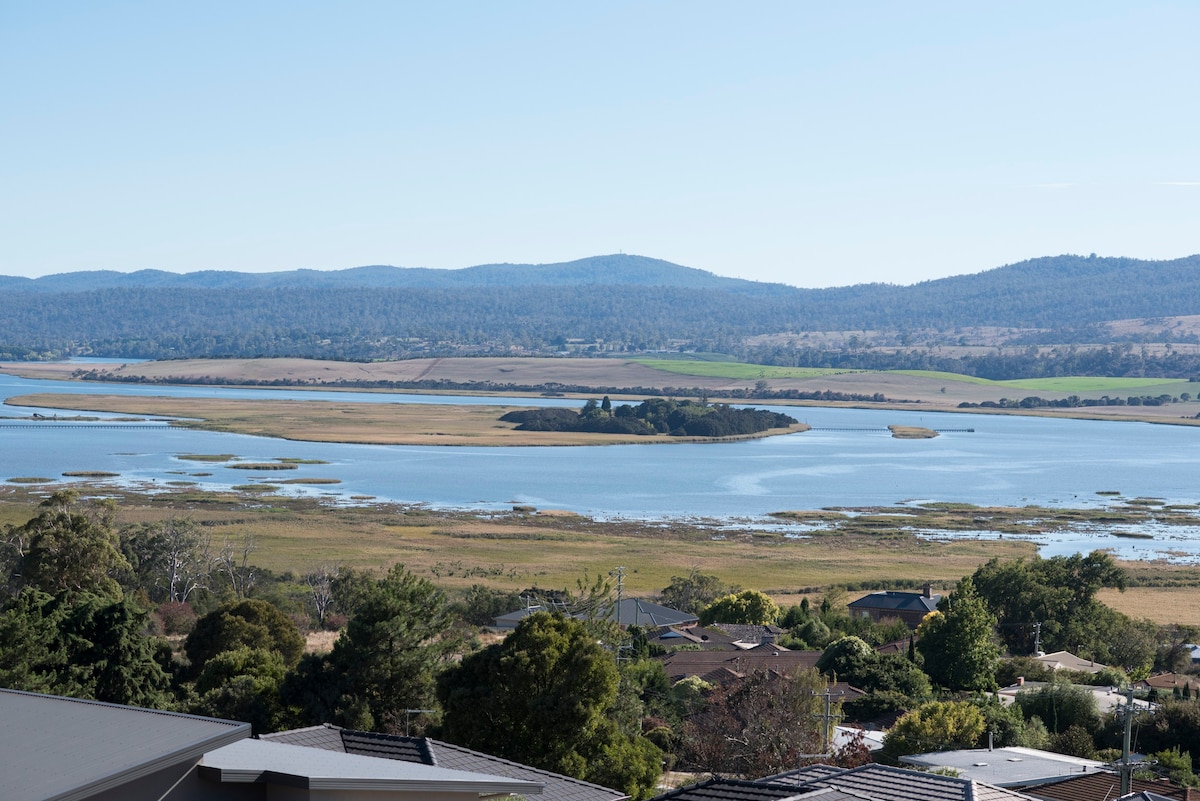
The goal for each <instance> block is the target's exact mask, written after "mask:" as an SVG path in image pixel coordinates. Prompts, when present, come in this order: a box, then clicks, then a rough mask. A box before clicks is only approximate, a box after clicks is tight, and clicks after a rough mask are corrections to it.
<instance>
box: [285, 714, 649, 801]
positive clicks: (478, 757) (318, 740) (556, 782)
mask: <svg viewBox="0 0 1200 801" xmlns="http://www.w3.org/2000/svg"><path fill="white" fill-rule="evenodd" d="M262 739H263V740H273V741H275V742H282V743H289V744H292V745H306V746H309V747H311V748H323V749H326V750H332V751H344V752H345V753H348V754H357V755H359V756H373V757H381V758H384V759H396V760H401V761H404V762H415V763H420V764H424V765H437V766H439V767H443V768H451V769H454V770H462V771H469V772H472V773H488V774H491V775H493V776H503V777H505V778H509V779H521V780H526V781H536V782H541V783H543V784H544V785H545V787H544V789H543V790H542V793H541V795H540V798H542V799H545V801H622V799H625V798H628V796H627V795H626V794H625V793H622V792H621V791H619V790H613V789H611V788H608V787H601V786H600V785H598V784H592V783H591V782H585V781H582V780H581V779H575V778H572V777H570V776H563V775H561V774H558V773H552V772H550V771H548V770H542V769H540V768H534V767H530V766H529V765H522V764H520V763H519V762H511V761H509V760H507V759H500V758H499V757H494V756H491V755H490V754H484V753H481V752H479V751H472V750H471V749H470V748H464V747H462V746H461V745H455V744H453V743H447V742H442V741H441V740H434V739H432V738H430V737H403V736H401V735H397V734H376V733H374V732H363V731H354V730H352V729H342V728H339V727H337V726H331V725H328V724H326V725H324V726H313V727H311V728H307V729H294V730H292V731H285V732H276V733H274V734H264V735H263V736H262Z"/></svg>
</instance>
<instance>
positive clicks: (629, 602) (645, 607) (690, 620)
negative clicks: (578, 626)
mask: <svg viewBox="0 0 1200 801" xmlns="http://www.w3.org/2000/svg"><path fill="white" fill-rule="evenodd" d="M548 611H554V610H553V609H550V608H547V607H544V606H540V605H532V606H527V607H525V608H524V609H518V610H517V611H515V612H509V613H508V614H507V615H500V616H499V617H497V618H495V625H496V628H498V629H515V628H516V627H517V624H519V623H520V622H521V621H522V620H524V619H525V618H527V617H529V616H530V615H532V614H534V613H535V612H548ZM595 616H596V617H599V618H601V619H608V620H611V621H613V622H614V623H617V624H618V625H620V626H622V627H624V626H646V627H649V628H652V629H662V628H667V627H669V626H694V625H696V624H697V623H699V622H700V618H698V617H696V616H695V615H693V614H691V613H689V612H680V611H678V610H676V609H671V608H670V607H668V606H661V605H659V604H655V603H651V602H650V601H643V600H642V599H640V598H622V599H621V600H620V601H619V602H617V603H613V604H610V605H608V606H606V607H604V608H602V609H599V610H597V611H596V612H595ZM572 617H576V618H586V617H589V613H582V612H580V613H576V614H574V615H572Z"/></svg>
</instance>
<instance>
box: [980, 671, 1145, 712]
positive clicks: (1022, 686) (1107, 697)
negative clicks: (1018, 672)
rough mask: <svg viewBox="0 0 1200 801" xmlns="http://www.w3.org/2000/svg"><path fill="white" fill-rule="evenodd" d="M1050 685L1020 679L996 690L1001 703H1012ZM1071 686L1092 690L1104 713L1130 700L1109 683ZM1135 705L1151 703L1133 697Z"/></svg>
mask: <svg viewBox="0 0 1200 801" xmlns="http://www.w3.org/2000/svg"><path fill="white" fill-rule="evenodd" d="M1048 685H1049V682H1045V681H1025V680H1024V679H1018V680H1017V683H1016V684H1010V685H1009V686H1008V687H1001V688H1000V689H999V690H997V691H996V695H997V696H998V697H999V699H1000V703H1002V704H1011V703H1013V702H1015V701H1016V700H1017V695H1018V694H1019V693H1022V692H1029V691H1032V690H1036V689H1038V688H1039V687H1046V686H1048ZM1070 686H1072V687H1075V688H1077V689H1082V690H1087V691H1088V692H1090V693H1091V694H1092V697H1093V698H1095V699H1096V708H1097V709H1098V710H1099V711H1100V714H1102V715H1106V714H1108V713H1109V712H1112V711H1113V710H1115V709H1116V708H1117V707H1118V706H1121V705H1123V704H1125V703H1126V701H1127V700H1128V699H1127V698H1126V696H1125V694H1124V693H1122V692H1121V691H1120V690H1119V689H1118V688H1116V687H1112V686H1110V685H1107V684H1102V685H1099V686H1096V685H1092V684H1072V685H1070ZM1133 705H1134V707H1135V708H1138V709H1148V708H1149V707H1150V704H1149V703H1148V702H1147V701H1145V700H1143V699H1141V698H1135V699H1133Z"/></svg>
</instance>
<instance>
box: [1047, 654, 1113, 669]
mask: <svg viewBox="0 0 1200 801" xmlns="http://www.w3.org/2000/svg"><path fill="white" fill-rule="evenodd" d="M1033 661H1035V662H1039V663H1041V664H1042V665H1044V666H1045V667H1047V668H1049V669H1050V670H1074V671H1076V672H1077V673H1099V672H1100V671H1102V670H1107V669H1108V666H1107V665H1102V664H1100V663H1099V662H1097V661H1095V660H1093V659H1084V658H1083V657H1082V656H1075V654H1073V653H1071V652H1070V651H1053V652H1052V653H1048V654H1042V655H1041V656H1035V657H1033Z"/></svg>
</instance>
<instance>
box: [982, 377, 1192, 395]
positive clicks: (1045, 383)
mask: <svg viewBox="0 0 1200 801" xmlns="http://www.w3.org/2000/svg"><path fill="white" fill-rule="evenodd" d="M995 383H997V384H1000V385H1002V386H1007V387H1016V388H1017V389H1040V390H1042V391H1044V392H1111V391H1118V392H1125V391H1128V390H1131V389H1139V388H1142V387H1147V388H1155V389H1157V390H1159V391H1158V392H1156V393H1155V394H1162V393H1165V392H1166V391H1167V390H1166V389H1165V387H1166V386H1167V385H1174V386H1172V387H1171V388H1172V389H1173V390H1176V391H1182V392H1186V391H1187V385H1188V383H1189V382H1187V381H1182V380H1180V379H1178V378H1107V377H1105V376H1088V375H1075V376H1060V377H1057V378H1018V379H1013V380H1011V381H997V382H995Z"/></svg>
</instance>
